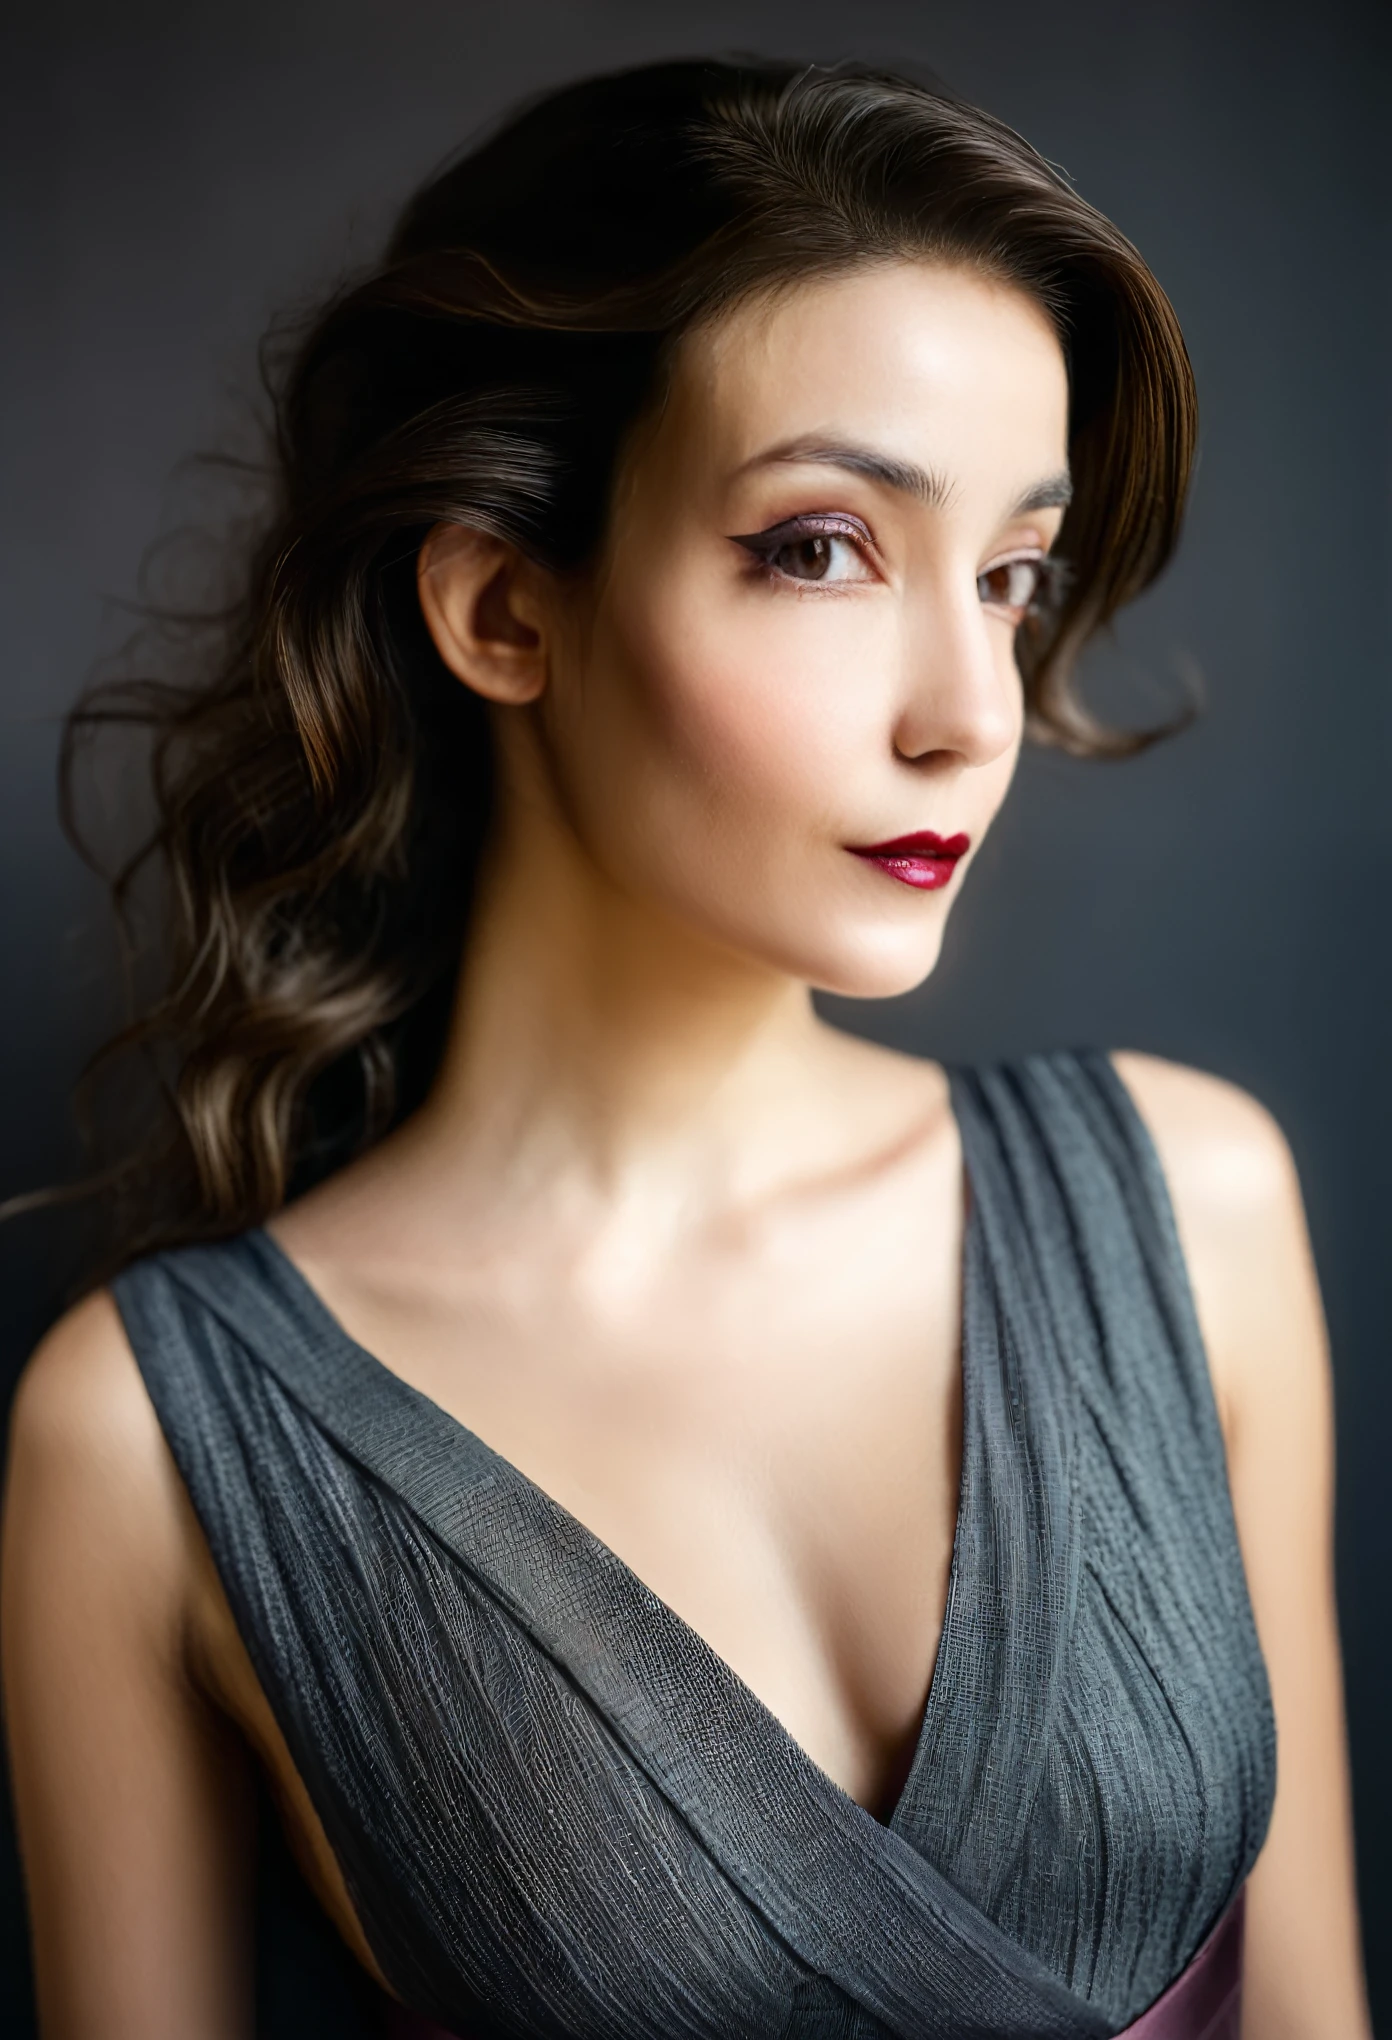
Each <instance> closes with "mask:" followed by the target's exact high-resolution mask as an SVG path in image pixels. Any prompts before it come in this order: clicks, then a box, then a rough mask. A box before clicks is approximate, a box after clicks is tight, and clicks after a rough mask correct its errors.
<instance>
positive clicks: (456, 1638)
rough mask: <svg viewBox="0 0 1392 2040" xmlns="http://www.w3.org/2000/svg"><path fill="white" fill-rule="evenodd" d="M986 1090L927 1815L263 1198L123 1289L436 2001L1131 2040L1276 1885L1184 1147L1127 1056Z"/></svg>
mask: <svg viewBox="0 0 1392 2040" xmlns="http://www.w3.org/2000/svg"><path fill="white" fill-rule="evenodd" d="M952 1081H953V1097H954V1105H955V1109H956V1113H957V1117H958V1121H959V1124H960V1127H961V1132H962V1139H963V1146H964V1152H965V1160H966V1169H967V1176H968V1182H969V1188H970V1203H969V1215H968V1222H967V1238H966V1249H965V1270H964V1273H965V1298H964V1323H963V1372H964V1390H965V1394H964V1400H965V1415H964V1456H963V1468H962V1485H961V1499H960V1514H959V1520H958V1526H957V1538H956V1545H955V1551H954V1556H953V1561H952V1573H951V1584H950V1590H949V1597H948V1605H947V1616H946V1622H945V1625H944V1628H943V1634H942V1642H941V1646H940V1649H939V1653H938V1658H937V1664H936V1669H935V1671H934V1676H933V1680H932V1686H931V1690H930V1692H929V1696H928V1704H927V1710H926V1714H925V1717H924V1721H923V1727H922V1733H921V1737H920V1740H919V1744H918V1749H917V1753H916V1756H915V1759H914V1763H913V1768H912V1771H911V1773H910V1776H909V1778H908V1782H907V1783H906V1785H905V1787H904V1790H903V1793H902V1795H901V1797H900V1799H899V1801H898V1803H897V1805H896V1806H895V1808H894V1811H893V1815H892V1817H891V1818H890V1819H889V1821H888V1822H887V1823H883V1824H882V1823H881V1822H879V1821H877V1820H875V1819H874V1818H873V1817H872V1816H871V1815H870V1814H868V1813H866V1812H864V1811H863V1810H862V1809H861V1808H860V1807H859V1806H857V1805H856V1804H855V1803H854V1801H852V1800H851V1799H849V1798H848V1797H847V1796H846V1795H845V1794H844V1793H843V1792H841V1791H840V1790H839V1789H838V1787H837V1786H836V1785H834V1784H833V1783H832V1781H831V1780H830V1779H829V1778H828V1777H827V1776H826V1775H825V1774H824V1773H823V1772H822V1771H821V1770H819V1769H818V1767H817V1766H816V1765H815V1764H814V1763H813V1762H812V1761H811V1759H810V1758H809V1757H808V1756H806V1755H805V1753H804V1752H803V1751H802V1750H801V1748H800V1747H799V1746H798V1745H797V1744H796V1743H795V1742H794V1741H793V1740H792V1739H791V1737H790V1736H789V1735H788V1734H787V1733H786V1731H785V1730H784V1729H783V1728H782V1726H781V1725H780V1724H779V1722H778V1721H777V1720H775V1719H774V1717H773V1716H772V1715H771V1714H769V1713H768V1711H767V1710H766V1709H765V1708H764V1707H763V1706H761V1704H760V1703H759V1701H758V1700H757V1699H756V1698H755V1697H754V1695H753V1694H752V1693H751V1692H749V1690H748V1689H747V1688H746V1687H745V1686H744V1685H743V1684H742V1683H741V1681H740V1680H739V1679H738V1678H737V1677H736V1676H735V1674H734V1673H733V1672H732V1671H731V1670H730V1668H729V1667H728V1666H727V1665H726V1664H725V1663H724V1662H723V1660H722V1659H720V1658H718V1657H717V1656H716V1655H715V1654H714V1653H713V1652H712V1651H711V1650H710V1649H709V1648H708V1647H707V1646H706V1645H705V1644H704V1643H703V1642H702V1641H701V1639H700V1637H699V1636H697V1635H696V1634H695V1633H694V1632H693V1631H692V1630H691V1629H690V1628H689V1627H688V1626H687V1625H686V1624H685V1623H683V1622H682V1621H681V1620H680V1619H679V1617H678V1616H676V1615H675V1614H674V1613H673V1611H672V1610H671V1609H670V1608H668V1607H667V1606H666V1605H665V1604H664V1603H663V1602H662V1601H660V1600H658V1599H657V1598H656V1597H655V1596H654V1595H652V1594H651V1593H649V1592H648V1590H647V1589H646V1588H645V1587H644V1586H643V1585H642V1583H641V1582H640V1581H639V1580H638V1579H637V1578H636V1577H635V1576H634V1574H633V1573H632V1572H630V1571H629V1570H628V1569H627V1568H626V1567H625V1566H624V1565H623V1564H622V1562H621V1561H620V1560H619V1559H618V1558H616V1557H615V1556H614V1554H613V1553H612V1552H610V1551H609V1550H608V1549H607V1547H606V1546H604V1545H603V1544H601V1543H600V1542H599V1541H598V1540H597V1539H596V1538H595V1537H594V1536H592V1535H591V1534H590V1533H589V1532H588V1531H586V1530H585V1529H584V1528H583V1527H582V1525H581V1524H580V1523H578V1522H577V1521H576V1520H575V1519H574V1518H573V1517H571V1516H570V1515H568V1514H567V1512H566V1511H565V1510H563V1509H562V1508H561V1507H560V1506H559V1505H558V1504H556V1503H555V1502H553V1501H552V1500H550V1499H549V1498H548V1497H547V1495H545V1494H544V1493H543V1492H542V1491H541V1490H540V1489H538V1488H537V1487H536V1486H534V1485H533V1484H532V1483H531V1482H530V1481H529V1480H527V1479H526V1478H525V1476H524V1475H523V1474H521V1473H520V1472H519V1471H518V1470H517V1469H516V1468H515V1467H513V1466H512V1465H511V1464H509V1463H508V1462H507V1461H506V1460H504V1459H501V1458H499V1457H498V1456H497V1455H496V1454H495V1453H493V1452H491V1451H490V1450H489V1448H488V1447H487V1445H486V1444H484V1443H483V1442H482V1441H481V1440H480V1439H478V1438H476V1437H475V1436H474V1435H473V1434H472V1433H471V1432H469V1431H467V1430H465V1429H463V1428H462V1427H461V1426H460V1425H459V1424H457V1423H456V1422H454V1421H453V1419H451V1418H450V1417H449V1416H447V1415H446V1414H445V1412H444V1411H442V1410H441V1409H440V1408H438V1407H437V1405H435V1404H434V1403H432V1402H430V1401H429V1400H428V1399H427V1398H426V1397H424V1396H422V1395H420V1394H418V1393H417V1392H416V1391H415V1390H413V1389H411V1388H409V1387H408V1386H407V1385H406V1384H405V1383H404V1382H403V1381H402V1380H400V1379H399V1378H398V1377H397V1376H396V1375H394V1374H392V1373H391V1372H390V1371H389V1370H388V1369H387V1368H385V1367H383V1366H382V1365H381V1364H380V1362H378V1361H376V1360H375V1359H373V1358H372V1357H371V1355H370V1354H368V1353H366V1352H365V1351H364V1350H363V1349H362V1348H361V1347H359V1346H357V1345H355V1344H354V1342H353V1341H352V1340H351V1339H350V1338H348V1336H347V1335H346V1334H345V1333H344V1331H343V1330H342V1328H341V1327H340V1326H339V1325H338V1324H337V1322H336V1321H335V1320H334V1319H333V1318H332V1317H331V1316H330V1315H329V1313H328V1311H327V1310H326V1309H325V1307H324V1306H323V1305H322V1304H321V1303H320V1301H319V1300H318V1298H317V1297H316V1296H315V1294H314V1293H313V1291H312V1290H311V1289H310V1288H309V1287H308V1286H307V1284H306V1283H305V1281H304V1280H303V1278H302V1277H301V1276H299V1275H298V1273H297V1272H296V1270H295V1269H294V1268H293V1266H292V1265H291V1264H290V1263H289V1262H288V1261H287V1260H286V1258H285V1257H284V1256H283V1255H282V1254H281V1253H280V1251H279V1250H278V1249H277V1247H276V1246H275V1245H274V1244H273V1242H272V1241H271V1240H270V1238H269V1237H268V1236H267V1235H266V1234H265V1233H263V1232H252V1233H249V1234H246V1235H244V1236H243V1237H241V1238H238V1239H234V1240H232V1241H229V1242H227V1243H224V1244H220V1245H215V1246H207V1247H191V1248H185V1249H182V1250H180V1251H178V1252H174V1253H169V1254H163V1255H159V1256H155V1257H153V1258H151V1259H149V1260H146V1261H143V1262H140V1263H138V1264H136V1265H135V1266H134V1267H132V1268H130V1269H128V1270H127V1271H126V1273H125V1274H124V1275H122V1276H121V1277H120V1278H119V1279H118V1280H117V1283H116V1285H115V1291H116V1296H117V1300H118V1303H119V1306H120V1309H121V1312H122V1315H123V1317H124V1320H125V1324H126V1327H127V1330H128V1333H129V1336H130V1339H131V1343H132V1345H133V1347H134V1349H135V1353H136V1357H137V1360H138V1362H139V1365H140V1368H141V1370H142V1373H143V1376H144V1379H145V1381H146V1384H147V1386H148V1389H149V1393H150V1396H151V1398H152V1400H153V1403H154V1406H155V1409H156V1411H157V1412H158V1415H159V1419H160V1422H161V1424H162V1426H163V1428H164V1432H165V1435H166V1436H167V1438H168V1440H169V1443H170V1446H171V1448H172V1451H173V1454H174V1458H175V1460H176V1462H177V1464H178V1467H179V1470H180V1472H181V1474H182V1476H183V1479H184V1481H185V1483H186V1484H187V1487H188V1491H189V1494H190V1496H191V1497H192V1501H193V1505H194V1507H195V1509H196V1510H197V1513H198V1516H199V1518H200V1520H201V1522H202V1525H203V1528H204V1530H205V1532H206V1534H207V1538H208V1542H209V1545H210V1546H211V1549H212V1553H213V1556H214V1558H215V1560H216V1563H217V1566H218V1569H219V1572H220V1574H221V1576H222V1580H223V1583H224V1585H225V1588H226V1591H227V1596H228V1599H229V1601H230V1604H231V1606H232V1609H233V1611H234V1613H235V1616H236V1619H237V1622H238V1624H239V1626H240V1629H241V1633H242V1635H243V1637H244V1639H245V1641H246V1646H247V1649H248V1651H249V1653H250V1655H251V1658H252V1661H253V1663H254V1665H255V1667H256V1671H257V1673H258V1676H259V1677H260V1680H261V1682H262V1685H263V1686H264V1688H265V1691H266V1694H267V1697H268V1699H269V1701H270V1703H271V1706H272V1707H273V1709H274V1710H275V1714H276V1717H277V1719H278V1721H279V1723H280V1726H281V1729H282V1731H283V1733H284V1736H285V1739H286V1742H287V1744H288V1746H289V1749H290V1751H291V1754H292V1756H293V1758H294V1760H295V1763H296V1765H297V1766H298V1769H299V1771H300V1774H301V1776H302V1778H303V1779H304V1782H305V1785H306V1786H307V1788H308V1790H309V1793H310V1796H311V1798H312V1800H313V1802H314V1805H315V1807H316V1809H317V1811H318V1813H319V1815H320V1818H321V1819H322V1821H323V1825H324V1828H325V1831H326V1833H327V1835H328V1838H329V1841H330V1843H331V1845H332V1847H333V1849H334V1852H335V1855H336V1856H337V1859H338V1862H339V1864H340V1865H341V1867H342V1870H343V1874H344V1877H345V1879H346V1881H347V1885H348V1889H349V1891H350V1893H351V1895H352V1899H353V1903H354V1905H355V1907H356V1909H357V1913H358V1916H359V1918H360V1920H361V1922H362V1925H363V1928H364V1931H365V1932H366V1934H367V1937H368V1940H369V1942H370V1944H371V1946H372V1948H373V1951H374V1953H375V1955H376V1957H377V1959H378V1962H379V1964H380V1966H381V1968H382V1970H383V1972H384V1973H385V1975H386V1976H387V1977H388V1978H389V1979H390V1981H391V1983H392V1985H393V1988H394V1989H395V1991H396V1992H397V1993H398V1995H399V1996H400V1997H401V1998H402V1999H403V2000H404V2001H405V2002H406V2004H408V2005H409V2006H411V2007H412V2008H413V2009H414V2010H415V2011H417V2012H419V2013H421V2014H422V2015H424V2016H426V2017H428V2018H431V2019H433V2020H436V2021H439V2022H440V2023H441V2024H443V2025H445V2026H447V2027H451V2028H453V2029H455V2030H457V2031H459V2032H461V2033H464V2034H468V2035H471V2036H472V2035H477V2036H488V2040H494V2036H499V2040H500V2036H503V2035H508V2036H512V2035H546V2036H554V2040H582V2036H583V2040H678V2036H680V2040H727V2036H740V2040H745V2036H751V2040H752V2036H759V2040H763V2036H769V2040H773V2036H775V2035H781V2036H798V2040H831V2036H838V2040H850V2036H854V2040H884V2036H891V2035H892V2036H897V2040H1024V2036H1033V2040H1047V2036H1059V2040H1094V2036H1095V2040H1101V2036H1103V2035H1110V2034H1114V2033H1116V2032H1117V2031H1119V2030H1120V2029H1121V2028H1122V2027H1124V2026H1125V2025H1127V2024H1128V2023H1129V2022H1130V2021H1131V2020H1133V2019H1134V2018H1135V2017H1136V2016H1137V2015H1138V2014H1139V2013H1140V2012H1141V2011H1143V2010H1144V2008H1145V2007H1146V2006H1147V2005H1149V2004H1150V2003H1151V2002H1152V2001H1153V2000H1154V1999H1155V1998H1157V1997H1158V1996H1159V1995H1160V1994H1161V1993H1162V1992H1163V1991H1164V1990H1165V1989H1166V1987H1167V1986H1168V1985H1169V1984H1170V1983H1171V1982H1172V1981H1173V1979H1174V1978H1175V1977H1176V1976H1177V1975H1178V1974H1179V1973H1180V1971H1181V1970H1183V1968H1184V1967H1185V1965H1186V1963H1187V1962H1188V1961H1189V1959H1190V1957H1191V1956H1192V1955H1193V1954H1194V1952H1195V1950H1196V1949H1197V1948H1198V1947H1199V1946H1200V1944H1201V1942H1202V1941H1203V1940H1204V1937H1205V1935H1206V1934H1207V1933H1208V1931H1209V1929H1210V1928H1211V1927H1212V1926H1213V1924H1214V1922H1215V1920H1216V1919H1217V1918H1218V1917H1219V1916H1220V1915H1221V1914H1222V1912H1223V1911H1224V1908H1225V1907H1226V1906H1227V1905H1228V1903H1229V1901H1230V1900H1231V1899H1232V1898H1233V1895H1234V1893H1235V1892H1236V1891H1237V1889H1238V1887H1239V1886H1240V1884H1241V1882H1242V1880H1243V1878H1244V1877H1245V1875H1246V1873H1247V1871H1248V1869H1249V1868H1250V1866H1251V1864H1252V1862H1253V1860H1254V1858H1255V1856H1256V1853H1257V1850H1258V1849H1259V1847H1260V1845H1261V1842H1262V1839H1263V1836H1264V1833H1265V1830H1266V1825H1267V1821H1268V1817H1269V1814H1270V1808H1271V1802H1272V1796H1273V1789H1274V1769H1275V1755H1274V1732H1273V1726H1272V1718H1271V1711H1270V1703H1269V1698H1268V1693H1267V1686H1266V1678H1265V1674H1264V1670H1263V1666H1262V1661H1261V1656H1260V1653H1259V1650H1258V1646H1257V1640H1256V1635H1255V1632H1254V1628H1253V1623H1252V1616H1251V1611H1250V1608H1249V1605H1248V1599H1247V1591H1246V1586H1245V1582H1244V1578H1243V1572H1242V1565H1241V1560H1240V1557H1239V1554H1238V1548H1237V1540H1236V1534H1235V1529H1234V1524H1233V1517H1232V1511H1231V1506H1230V1502H1229V1497H1228V1489H1227V1481H1226V1473H1225V1467H1224V1457H1223V1445H1222V1439H1221V1435H1220V1432H1219V1428H1218V1423H1217V1417H1216V1413H1215V1409H1214V1403H1213V1396H1212V1391H1211V1388H1210V1384H1209V1378H1208V1373H1207V1368H1206V1364H1205V1360H1204V1355H1203V1351H1202V1347H1201V1345H1200V1340H1199V1333H1198V1329H1197V1326H1196V1323H1195V1319H1194V1313H1193V1307H1192V1304H1191V1300H1190V1296H1189V1292H1188V1287H1187V1284H1186V1279H1185V1274H1184V1269H1183V1265H1182V1262H1181V1259H1180V1254H1179V1248H1178V1244H1177V1241H1176V1237H1175V1232H1174V1227H1173V1223H1172V1220H1171V1216H1170V1211H1169V1206H1168V1203H1167V1200H1166V1194H1165V1189H1164V1185H1163V1182H1162V1179H1161V1176H1160V1171H1159V1167H1158V1164H1157V1161H1156V1158H1155V1155H1154V1152H1153V1149H1152V1147H1151V1145H1150V1143H1149V1141H1148V1139H1147V1137H1146V1134H1145V1132H1144V1129H1143V1128H1142V1126H1141V1124H1140V1122H1139V1120H1138V1118H1137V1116H1136V1113H1135V1110H1134V1108H1133V1106H1132V1104H1131V1102H1130V1099H1129V1096H1128V1094H1127V1093H1126V1091H1125V1089H1124V1087H1123V1086H1122V1084H1121V1083H1120V1081H1119V1079H1118V1078H1117V1077H1116V1075H1115V1073H1114V1072H1113V1070H1112V1067H1111V1065H1110V1063H1109V1062H1108V1061H1107V1060H1106V1058H1104V1057H1102V1056H1100V1055H1093V1054H1090V1053H1088V1054H1079V1055H1066V1056H1051V1057H1047V1058H1038V1059H1035V1060H1032V1061H1028V1062H1024V1063H1021V1064H1019V1065H1016V1066H1012V1067H1009V1068H1002V1069H997V1070H992V1071H985V1072H979V1073H970V1072H958V1073H955V1074H954V1075H953V1080H952ZM924 1223H925V1225H926V1224H927V1223H929V1219H928V1215H927V1214H926V1213H925V1217H924Z"/></svg>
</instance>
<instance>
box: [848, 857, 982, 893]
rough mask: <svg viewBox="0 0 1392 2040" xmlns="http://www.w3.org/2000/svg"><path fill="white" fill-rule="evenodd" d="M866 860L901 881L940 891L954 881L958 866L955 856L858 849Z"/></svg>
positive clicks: (929, 890)
mask: <svg viewBox="0 0 1392 2040" xmlns="http://www.w3.org/2000/svg"><path fill="white" fill-rule="evenodd" d="M852 854H853V855H854V856H856V857H859V858H861V859H862V860H863V861H864V862H865V863H866V864H878V865H879V867H880V870H881V871H886V872H888V874H889V876H890V877H891V878H897V879H898V881H899V883H900V885H912V886H917V888H918V890H919V891H920V892H940V891H941V890H942V888H943V887H944V886H945V885H950V884H951V883H952V874H953V872H954V871H955V870H956V869H957V859H956V858H955V857H925V856H924V855H923V854H922V853H921V852H918V853H907V854H906V853H905V852H904V851H902V850H900V851H888V850H879V851H875V850H856V851H854V852H853V853H852Z"/></svg>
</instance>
